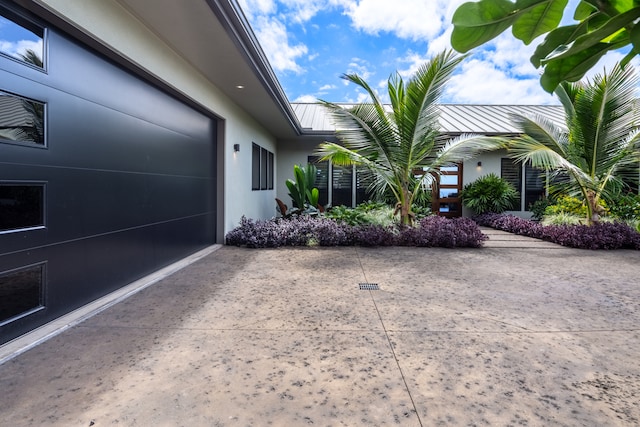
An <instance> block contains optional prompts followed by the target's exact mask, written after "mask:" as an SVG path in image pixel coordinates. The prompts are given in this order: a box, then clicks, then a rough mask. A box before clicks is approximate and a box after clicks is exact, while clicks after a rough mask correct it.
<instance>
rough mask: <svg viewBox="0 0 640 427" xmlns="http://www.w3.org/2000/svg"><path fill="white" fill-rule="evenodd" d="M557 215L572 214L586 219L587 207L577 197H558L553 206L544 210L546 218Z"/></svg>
mask: <svg viewBox="0 0 640 427" xmlns="http://www.w3.org/2000/svg"><path fill="white" fill-rule="evenodd" d="M557 214H571V215H576V216H581V217H585V216H586V215H587V206H586V205H585V204H584V202H583V201H582V200H580V199H578V198H577V197H571V196H558V197H557V198H556V200H555V202H554V203H553V204H552V205H549V206H547V207H546V209H545V210H544V216H551V215H557Z"/></svg>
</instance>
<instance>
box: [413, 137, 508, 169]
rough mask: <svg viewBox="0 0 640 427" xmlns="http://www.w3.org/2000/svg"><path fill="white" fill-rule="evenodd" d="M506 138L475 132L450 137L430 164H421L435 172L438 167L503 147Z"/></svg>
mask: <svg viewBox="0 0 640 427" xmlns="http://www.w3.org/2000/svg"><path fill="white" fill-rule="evenodd" d="M505 144H506V140H505V139H504V138H502V137H493V136H485V135H476V134H462V135H460V136H458V137H456V138H453V139H450V140H449V141H448V142H447V143H446V144H445V145H444V146H443V147H442V148H441V149H440V150H438V152H437V156H436V158H435V159H433V161H432V162H431V164H429V165H423V166H424V167H425V168H428V170H429V171H430V172H437V169H438V168H441V167H442V166H447V165H451V164H455V163H460V162H463V161H465V160H469V159H471V158H473V157H476V156H477V155H478V154H480V153H483V152H487V151H493V150H498V149H501V148H505Z"/></svg>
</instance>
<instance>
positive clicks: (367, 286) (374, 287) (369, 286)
mask: <svg viewBox="0 0 640 427" xmlns="http://www.w3.org/2000/svg"><path fill="white" fill-rule="evenodd" d="M359 286H360V290H361V291H379V290H380V287H379V286H378V284H377V283H360V285H359Z"/></svg>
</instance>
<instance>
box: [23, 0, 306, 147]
mask: <svg viewBox="0 0 640 427" xmlns="http://www.w3.org/2000/svg"><path fill="white" fill-rule="evenodd" d="M16 1H17V2H18V3H19V4H21V5H22V6H23V7H25V8H27V9H29V10H31V11H33V12H35V13H36V14H37V15H40V16H42V17H44V18H45V19H47V20H49V21H50V22H52V23H53V24H54V25H57V26H59V27H60V28H61V29H63V30H64V31H67V32H69V33H70V34H71V35H72V36H74V37H77V38H79V39H80V40H81V41H83V42H84V43H86V44H87V45H89V46H90V47H92V48H94V49H97V50H98V51H100V52H101V53H103V54H105V55H106V56H108V57H109V58H110V59H112V60H114V61H116V62H118V63H120V64H122V65H123V66H125V67H128V68H130V69H132V70H133V71H135V72H137V73H140V74H143V75H145V77H146V78H148V79H149V80H151V81H155V83H156V84H159V85H162V86H164V87H165V88H166V89H167V90H168V91H169V92H172V93H174V94H176V95H184V94H183V93H181V92H180V91H179V89H177V88H173V87H171V82H166V81H160V80H158V79H157V78H156V77H155V75H154V74H153V72H152V71H151V70H144V69H142V68H141V67H140V66H138V65H137V64H135V63H133V62H132V61H131V60H129V59H128V58H123V57H122V56H120V54H119V53H118V52H115V51H114V50H112V49H110V47H109V46H105V45H103V44H102V43H101V42H100V41H98V40H95V39H93V38H92V37H91V36H90V34H87V33H85V32H84V30H83V29H81V28H78V27H77V26H76V25H75V24H74V23H73V22H70V21H68V20H67V19H66V17H64V16H59V15H58V14H57V13H56V12H55V11H54V10H52V9H51V8H49V7H47V5H46V3H43V2H40V1H35V0H16ZM116 1H117V2H118V3H119V4H120V5H122V6H123V7H124V8H125V9H127V10H128V11H129V12H130V13H131V14H133V15H134V16H135V17H136V18H137V19H138V20H139V21H140V22H142V24H143V25H145V26H146V27H147V28H148V29H150V30H151V31H152V32H153V33H155V34H156V35H157V36H158V37H159V38H160V39H161V40H162V41H163V42H164V43H165V44H166V45H168V46H169V47H170V48H171V49H172V50H173V51H175V52H176V53H178V54H179V55H180V56H181V57H182V58H183V59H184V60H185V61H187V62H188V63H189V64H190V65H191V66H192V67H194V69H196V70H197V71H198V72H199V73H200V74H201V75H202V76H204V77H205V78H206V79H207V80H208V81H209V82H211V83H212V84H213V85H214V86H215V87H216V88H218V89H219V90H220V91H221V92H222V93H224V94H225V95H226V96H227V97H228V98H229V99H230V100H231V101H233V102H234V103H235V104H237V105H238V106H239V107H240V108H242V109H243V110H245V111H246V112H247V113H248V114H249V115H250V116H252V117H253V118H254V119H255V120H256V121H257V122H258V123H259V124H261V125H262V126H263V127H264V128H265V129H266V130H267V131H269V132H270V133H272V134H273V135H274V136H275V137H276V138H280V139H281V138H293V137H296V136H298V135H300V134H301V133H302V128H301V127H300V124H299V123H298V119H297V117H296V115H295V114H294V112H293V110H292V108H291V105H290V104H289V101H288V99H287V97H286V95H285V93H284V91H283V89H282V87H281V86H280V83H279V82H278V79H277V78H276V76H275V74H274V72H273V70H272V68H271V65H270V64H269V61H268V60H267V58H266V55H265V54H264V52H263V51H262V48H261V47H260V45H259V43H258V41H257V39H256V37H255V35H254V33H253V31H252V29H251V27H250V25H249V22H248V21H247V19H246V17H245V16H244V14H243V13H242V10H241V9H240V6H239V5H238V3H237V1H236V0H189V1H176V0H116ZM239 86H242V88H239ZM187 97H188V96H187ZM191 101H193V100H191ZM193 104H197V103H195V102H193ZM200 107H202V106H200ZM204 109H205V110H206V108H204ZM212 112H213V113H214V114H215V113H216V112H215V111H212Z"/></svg>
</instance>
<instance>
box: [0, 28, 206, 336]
mask: <svg viewBox="0 0 640 427" xmlns="http://www.w3.org/2000/svg"><path fill="white" fill-rule="evenodd" d="M47 40H48V52H49V64H48V68H47V73H43V72H35V73H34V70H32V69H28V67H24V68H25V72H24V75H19V73H18V74H17V73H16V70H17V71H20V67H16V66H15V63H13V61H10V60H7V59H6V58H1V57H0V80H1V83H0V85H2V87H0V90H4V91H8V92H11V93H14V94H18V95H20V96H23V97H24V96H27V97H31V98H33V99H36V100H39V101H42V102H45V103H46V106H45V111H46V114H45V117H46V119H45V133H46V143H47V144H46V147H44V148H36V147H33V146H28V145H25V144H22V145H20V144H12V143H2V142H0V182H5V183H7V182H11V183H35V184H34V185H38V186H42V188H44V190H43V192H42V194H43V204H44V217H43V218H44V226H43V227H41V228H38V229H28V230H27V229H21V230H12V231H11V232H4V233H3V232H0V276H2V274H5V273H7V272H8V271H13V270H14V269H20V268H22V267H24V266H28V265H31V264H32V263H34V262H40V263H44V264H43V265H46V282H45V283H44V285H43V286H44V290H43V292H44V306H43V307H41V308H39V309H38V310H34V311H33V312H30V313H28V314H27V315H25V316H19V317H18V318H11V319H9V321H7V319H0V324H1V326H0V343H2V342H6V341H8V340H10V339H12V338H14V337H16V336H18V335H20V334H22V333H24V332H27V331H28V330H30V329H34V328H36V327H38V326H40V325H42V324H43V323H45V322H47V321H50V320H53V319H55V318H56V317H58V316H60V315H62V314H65V313H66V312H69V311H71V310H73V309H75V308H78V307H79V306H81V305H83V304H86V303H88V302H90V301H91V300H93V299H95V298H98V297H100V296H103V295H105V294H107V293H109V292H111V291H113V290H116V289H118V288H120V287H122V286H124V285H126V284H128V283H130V282H131V281H134V280H136V279H138V278H140V277H142V276H144V275H146V274H148V273H150V272H152V271H155V270H157V269H159V268H161V267H163V266H165V265H168V264H170V263H171V262H173V261H176V260H178V259H180V258H183V257H185V256H187V255H189V254H191V253H193V252H195V251H197V250H199V249H201V248H203V247H206V246H207V245H210V244H212V243H214V242H215V240H216V235H215V232H216V221H217V214H216V210H215V200H216V187H217V185H216V179H215V176H216V170H215V165H216V162H217V161H216V158H215V156H216V152H217V150H216V121H215V119H213V118H212V117H210V116H207V115H204V114H202V113H201V112H199V111H196V110H194V109H192V108H191V107H189V106H188V105H186V104H184V103H182V102H181V101H179V100H177V99H175V98H173V97H172V96H170V95H168V94H166V93H163V92H162V91H161V90H159V89H158V88H157V87H155V86H153V85H151V84H149V83H148V82H146V81H144V80H142V79H141V78H139V77H137V76H135V75H134V74H132V73H130V72H128V71H127V70H124V69H122V68H120V67H118V66H116V65H114V64H113V63H111V62H110V61H109V60H107V59H105V58H103V57H101V56H100V55H97V54H95V53H94V52H92V51H90V50H88V49H86V48H85V47H83V46H81V45H80V44H78V43H76V42H75V41H73V40H71V39H68V38H67V37H66V36H64V35H63V34H61V33H58V32H57V31H56V30H55V29H52V30H51V31H50V33H49V37H48V39H47ZM6 61H10V62H12V63H11V64H8V63H7V62H6ZM14 68H15V70H14ZM9 69H11V70H9ZM5 75H7V76H10V78H8V79H4V76H5ZM0 283H2V282H0Z"/></svg>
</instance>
